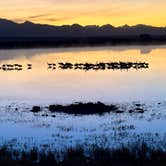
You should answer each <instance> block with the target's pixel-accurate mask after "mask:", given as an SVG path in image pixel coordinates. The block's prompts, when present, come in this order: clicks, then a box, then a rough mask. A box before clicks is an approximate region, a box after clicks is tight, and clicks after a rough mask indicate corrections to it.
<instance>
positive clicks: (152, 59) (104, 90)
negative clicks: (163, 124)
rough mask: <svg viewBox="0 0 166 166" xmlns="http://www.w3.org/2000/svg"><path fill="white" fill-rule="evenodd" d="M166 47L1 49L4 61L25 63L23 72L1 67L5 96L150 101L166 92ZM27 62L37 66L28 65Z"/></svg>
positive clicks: (35, 99) (1, 61) (0, 57)
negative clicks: (84, 66)
mask: <svg viewBox="0 0 166 166" xmlns="http://www.w3.org/2000/svg"><path fill="white" fill-rule="evenodd" d="M66 62H69V63H72V64H75V63H91V64H96V63H110V62H125V63H127V62H132V63H135V62H137V63H139V62H146V63H148V64H149V67H148V68H146V69H144V68H143V69H134V68H130V69H128V70H125V69H122V70H121V69H115V70H108V69H106V70H97V71H96V70H88V71H85V70H74V69H66V70H61V69H59V68H58V67H57V68H56V69H55V70H52V69H48V64H47V63H55V64H56V65H57V64H58V63H66ZM165 62H166V46H165V45H163V46H115V47H83V48H57V49H16V50H0V65H1V66H2V65H3V64H15V63H17V64H21V65H23V70H22V71H3V70H0V77H1V82H0V92H1V93H0V99H1V100H6V99H7V100H26V101H33V102H37V103H38V102H44V103H47V102H53V103H71V102H76V101H102V102H114V101H115V102H116V101H137V100H139V101H140V100H143V101H147V100H148V101H149V100H161V99H164V98H165V97H166V88H165V83H166V77H165V71H166V65H165ZM27 64H32V69H31V70H27Z"/></svg>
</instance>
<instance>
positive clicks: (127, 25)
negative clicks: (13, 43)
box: [0, 17, 166, 28]
mask: <svg viewBox="0 0 166 166" xmlns="http://www.w3.org/2000/svg"><path fill="white" fill-rule="evenodd" d="M0 20H6V21H10V22H13V23H16V24H19V25H22V24H25V23H32V24H36V25H47V26H54V27H61V26H73V25H78V26H81V27H87V26H96V27H99V28H100V27H103V26H106V25H109V26H112V27H114V28H120V27H125V26H126V27H134V26H140V25H143V26H148V27H154V28H166V25H165V26H154V25H150V24H142V23H138V24H133V25H129V24H127V23H126V24H122V25H119V26H114V25H112V24H111V23H105V24H102V25H98V24H87V25H83V24H80V23H72V24H61V25H55V24H47V23H35V22H33V21H29V20H25V21H23V22H17V21H15V20H13V19H11V20H10V19H8V18H3V17H0Z"/></svg>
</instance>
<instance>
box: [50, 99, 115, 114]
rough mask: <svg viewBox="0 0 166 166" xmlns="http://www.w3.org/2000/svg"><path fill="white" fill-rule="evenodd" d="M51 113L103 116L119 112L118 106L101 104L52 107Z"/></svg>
mask: <svg viewBox="0 0 166 166" xmlns="http://www.w3.org/2000/svg"><path fill="white" fill-rule="evenodd" d="M49 111H51V112H63V113H68V114H81V115H89V114H103V113H106V112H117V111H118V107H117V106H116V105H105V104H103V103H101V102H97V103H91V102H89V103H74V104H70V105H66V106H63V105H50V106H49Z"/></svg>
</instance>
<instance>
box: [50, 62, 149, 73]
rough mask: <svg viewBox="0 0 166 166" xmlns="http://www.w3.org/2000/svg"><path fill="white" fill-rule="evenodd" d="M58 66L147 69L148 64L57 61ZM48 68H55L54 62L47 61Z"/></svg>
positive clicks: (97, 68)
mask: <svg viewBox="0 0 166 166" xmlns="http://www.w3.org/2000/svg"><path fill="white" fill-rule="evenodd" d="M58 68H59V69H62V70H68V69H74V70H85V71H88V70H128V69H131V68H132V69H136V70H138V69H147V68H149V64H148V63H146V62H134V63H133V62H109V63H103V62H100V63H96V64H92V63H75V64H72V63H68V62H67V63H58ZM48 69H52V70H55V69H56V64H55V63H48Z"/></svg>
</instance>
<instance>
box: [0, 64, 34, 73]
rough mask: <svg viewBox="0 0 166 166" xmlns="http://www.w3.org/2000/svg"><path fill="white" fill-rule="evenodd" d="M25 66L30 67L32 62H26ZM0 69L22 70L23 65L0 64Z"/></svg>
mask: <svg viewBox="0 0 166 166" xmlns="http://www.w3.org/2000/svg"><path fill="white" fill-rule="evenodd" d="M26 68H27V69H28V70H30V69H32V64H27V66H26ZM0 70H3V71H22V70H23V65H20V64H3V65H1V66H0Z"/></svg>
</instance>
